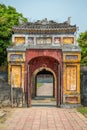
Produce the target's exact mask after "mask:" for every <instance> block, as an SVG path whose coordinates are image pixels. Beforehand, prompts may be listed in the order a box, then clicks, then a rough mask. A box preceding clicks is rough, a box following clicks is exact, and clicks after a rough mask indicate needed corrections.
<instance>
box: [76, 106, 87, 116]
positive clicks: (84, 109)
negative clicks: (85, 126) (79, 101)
mask: <svg viewBox="0 0 87 130" xmlns="http://www.w3.org/2000/svg"><path fill="white" fill-rule="evenodd" d="M77 111H79V112H80V113H82V114H87V107H78V108H77Z"/></svg>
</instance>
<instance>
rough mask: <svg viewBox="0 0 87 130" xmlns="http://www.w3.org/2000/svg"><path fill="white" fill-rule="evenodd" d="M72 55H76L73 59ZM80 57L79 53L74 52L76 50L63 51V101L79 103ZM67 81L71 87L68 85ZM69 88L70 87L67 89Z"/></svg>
mask: <svg viewBox="0 0 87 130" xmlns="http://www.w3.org/2000/svg"><path fill="white" fill-rule="evenodd" d="M66 56H70V57H71V59H67V58H66ZM73 56H76V58H75V59H74V58H73ZM80 59H81V55H80V53H76V52H72V53H63V102H64V103H80ZM67 67H69V70H68V69H67ZM70 68H71V70H70ZM75 69H76V70H75ZM67 71H68V72H67ZM69 71H70V72H69ZM71 73H73V74H71ZM75 78H76V79H75ZM69 82H70V86H72V88H71V87H70V86H68V85H69ZM75 82H76V84H75ZM73 85H74V87H73ZM75 86H76V89H75ZM69 88H71V89H70V90H69Z"/></svg>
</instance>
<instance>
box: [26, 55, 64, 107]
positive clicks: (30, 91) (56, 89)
mask: <svg viewBox="0 0 87 130" xmlns="http://www.w3.org/2000/svg"><path fill="white" fill-rule="evenodd" d="M27 68H28V70H27V95H28V96H27V97H28V98H27V103H28V106H31V105H32V98H35V96H37V78H38V75H39V76H40V74H42V75H46V73H47V74H48V75H50V76H52V79H53V82H52V91H53V92H52V95H51V97H53V98H55V100H56V106H60V103H61V99H62V98H61V92H62V91H61V75H60V73H61V67H60V63H59V62H58V60H56V59H55V58H52V57H48V56H43V57H42V56H39V57H36V58H33V59H31V60H30V61H29V62H28V66H27ZM46 80H47V78H46ZM48 91H49V90H48Z"/></svg>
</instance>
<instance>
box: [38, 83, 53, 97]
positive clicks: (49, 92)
mask: <svg viewBox="0 0 87 130" xmlns="http://www.w3.org/2000/svg"><path fill="white" fill-rule="evenodd" d="M37 96H53V83H44V84H43V85H42V86H41V87H38V88H37Z"/></svg>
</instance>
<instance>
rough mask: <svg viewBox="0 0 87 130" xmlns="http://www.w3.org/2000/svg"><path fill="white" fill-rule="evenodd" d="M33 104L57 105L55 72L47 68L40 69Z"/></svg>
mask: <svg viewBox="0 0 87 130" xmlns="http://www.w3.org/2000/svg"><path fill="white" fill-rule="evenodd" d="M32 105H37V106H38V105H44V106H46V105H47V106H49V105H50V106H54V105H56V100H55V78H54V75H53V73H52V72H50V71H48V70H46V69H43V70H41V71H39V72H38V73H37V74H36V76H35V91H34V97H33V100H32Z"/></svg>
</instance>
